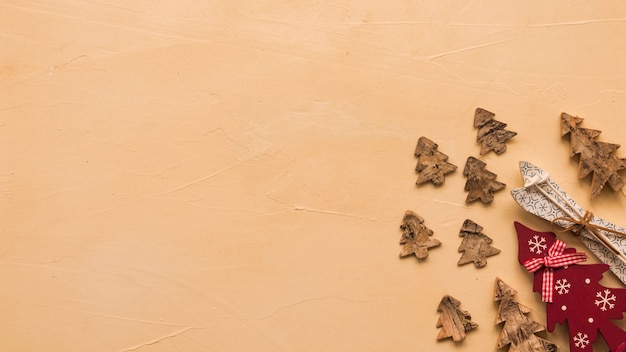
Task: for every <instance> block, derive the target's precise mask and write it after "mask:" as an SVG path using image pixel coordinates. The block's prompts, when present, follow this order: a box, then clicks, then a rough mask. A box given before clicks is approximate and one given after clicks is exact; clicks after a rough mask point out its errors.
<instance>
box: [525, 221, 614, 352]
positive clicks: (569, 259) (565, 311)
mask: <svg viewBox="0 0 626 352" xmlns="http://www.w3.org/2000/svg"><path fill="white" fill-rule="evenodd" d="M515 230H516V231H517V237H518V243H519V252H518V259H519V262H520V264H522V265H523V266H524V267H525V268H526V269H527V270H528V271H529V272H531V273H533V274H534V284H533V290H534V291H535V292H541V299H542V301H544V302H546V315H547V328H548V331H553V330H554V328H555V326H556V323H559V324H564V323H565V321H566V320H567V327H568V330H569V343H570V351H571V352H592V350H593V349H592V343H593V342H594V341H596V339H597V337H598V333H600V334H601V335H602V337H603V338H604V341H605V342H606V344H607V345H608V346H609V349H610V350H611V351H613V352H616V351H622V350H623V349H624V348H626V331H624V330H622V329H620V328H619V327H617V326H616V325H614V324H613V323H612V322H611V320H615V319H622V318H623V313H624V312H626V289H624V288H611V287H605V286H603V285H600V284H599V281H600V280H601V279H602V276H603V273H604V272H605V271H607V270H608V269H609V266H608V265H606V264H588V265H582V264H578V263H580V262H581V261H583V260H585V255H584V253H577V252H576V249H574V248H566V244H565V243H564V242H562V241H559V240H558V239H557V238H556V235H555V234H554V233H552V232H538V231H534V230H532V229H530V228H528V227H526V226H524V225H522V224H520V223H518V222H516V223H515Z"/></svg>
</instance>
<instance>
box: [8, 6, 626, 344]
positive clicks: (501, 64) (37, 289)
mask: <svg viewBox="0 0 626 352" xmlns="http://www.w3.org/2000/svg"><path fill="white" fill-rule="evenodd" d="M0 29H1V30H0V41H1V42H0V43H1V52H0V82H1V83H0V89H1V95H0V141H1V143H2V148H1V151H0V217H1V222H0V278H1V280H2V282H1V284H0V285H1V286H0V287H1V288H0V350H2V351H82V352H85V351H142V352H152V351H253V350H254V351H435V350H436V351H489V350H495V344H496V340H497V336H498V333H499V331H500V327H499V326H495V325H494V321H495V314H496V307H497V305H496V304H495V303H494V302H493V291H494V281H495V278H496V277H500V278H502V279H503V280H504V281H505V282H507V283H508V284H509V285H510V286H512V287H513V288H515V289H516V290H517V291H518V295H517V299H518V301H520V302H521V303H523V304H525V305H527V306H529V307H531V308H532V309H533V312H532V313H531V315H530V316H531V317H532V318H533V319H535V320H537V321H539V322H541V323H544V324H545V309H544V304H543V303H542V302H541V301H540V297H539V296H538V295H537V294H536V293H533V292H532V290H531V283H532V276H531V275H530V274H528V273H527V272H525V270H524V269H523V268H522V267H521V266H520V265H519V263H518V262H517V241H516V237H515V232H514V229H513V221H514V220H518V221H521V222H523V223H525V224H526V225H528V226H530V227H533V228H535V229H538V230H543V231H549V230H550V225H549V224H548V223H547V222H545V221H543V220H541V219H539V218H536V217H534V216H532V215H529V214H527V213H526V212H525V211H524V210H523V209H522V208H520V207H519V206H518V205H517V204H516V203H515V202H514V201H513V199H512V197H511V195H510V193H509V192H510V190H512V189H513V188H516V187H520V186H522V180H521V177H520V175H519V171H518V162H519V161H520V160H527V161H530V162H532V163H535V164H537V165H539V166H541V167H543V168H545V169H546V170H548V171H549V172H550V173H551V174H552V176H553V179H555V180H556V181H557V182H559V184H561V186H562V187H563V188H564V189H565V190H566V191H567V192H568V193H569V194H570V195H571V196H573V197H574V198H575V199H576V200H577V201H579V203H580V204H581V205H582V206H583V207H585V208H587V209H589V210H591V211H593V212H594V213H595V214H598V215H601V216H602V217H604V218H606V219H607V220H611V221H613V222H615V223H616V224H618V225H621V226H626V217H625V216H624V214H625V211H626V197H625V196H624V195H623V194H621V193H613V192H611V191H610V190H608V189H607V190H605V191H603V193H602V194H601V195H600V196H599V197H598V198H596V199H595V200H593V201H590V200H589V197H588V195H589V186H590V180H589V179H583V180H578V178H577V164H576V160H575V159H570V156H569V142H568V139H566V138H561V136H560V127H559V116H560V113H561V112H564V111H565V112H568V113H570V114H573V115H578V116H580V117H583V118H585V121H584V122H583V126H584V127H587V128H593V129H598V130H601V131H602V134H601V135H600V137H599V139H600V140H602V141H605V142H614V143H620V142H621V143H624V142H625V141H626V128H625V127H624V117H625V116H626V41H625V40H624V38H626V4H624V2H622V1H607V2H602V3H601V4H600V3H599V2H571V1H551V2H544V1H519V2H517V3H516V4H511V3H508V4H504V3H502V2H497V1H494V2H487V1H465V2H459V1H430V2H413V1H396V2H390V1H369V0H359V1H273V2H272V1H220V2H205V1H145V0H144V1H132V2H129V1H121V0H111V1H62V0H54V1H28V0H4V1H0ZM477 107H482V108H485V109H488V110H490V111H493V112H494V113H496V118H497V119H499V120H500V121H503V122H506V123H508V125H509V126H508V129H510V130H513V131H516V132H518V135H517V136H516V137H515V138H513V139H512V140H511V141H510V142H509V143H508V150H507V151H506V152H505V153H504V154H502V155H499V156H498V155H495V154H494V153H490V154H487V155H484V156H482V157H480V159H481V160H483V161H485V162H486V163H487V165H488V169H490V170H491V171H493V172H495V173H497V174H498V180H499V181H502V182H504V183H506V184H507V188H506V190H504V191H501V192H498V193H496V194H495V200H494V201H493V203H492V204H490V205H487V206H485V205H483V204H481V203H480V202H479V203H473V204H469V205H467V204H465V202H464V200H465V197H466V193H465V192H464V191H463V186H464V183H465V178H464V177H463V175H462V168H463V165H464V164H465V160H466V158H467V157H468V156H476V157H479V155H478V153H479V150H480V147H479V145H478V144H477V143H476V141H475V138H476V130H475V129H474V128H473V126H472V120H473V113H474V110H475V109H476V108H477ZM421 136H426V137H429V138H430V139H432V140H434V141H435V142H437V143H438V144H439V148H440V151H442V152H444V153H446V154H448V155H449V156H450V161H451V162H452V163H454V164H456V165H457V166H459V169H458V170H457V171H456V172H454V173H452V174H448V175H447V178H446V181H445V184H444V185H443V186H442V187H434V186H433V185H432V184H425V185H423V186H416V185H415V180H416V177H417V175H416V173H415V171H414V167H415V163H416V159H415V157H414V156H413V151H414V148H415V144H416V142H417V139H418V138H419V137H421ZM616 154H617V155H618V156H621V157H625V156H626V147H623V148H622V149H621V150H618V151H617V153H616ZM407 209H411V210H414V211H415V212H417V213H418V214H420V215H421V216H423V217H424V218H425V219H426V225H427V226H428V227H430V228H431V229H433V230H434V232H435V237H436V238H437V239H439V240H440V241H441V242H442V243H443V244H442V245H441V246H440V247H438V248H433V249H431V250H430V256H429V257H428V258H427V259H426V260H424V261H421V262H420V261H418V260H417V259H416V258H414V257H413V258H406V259H400V258H399V257H398V253H399V252H400V248H401V247H400V246H399V244H398V241H399V239H400V234H401V232H400V229H399V225H400V221H401V219H402V215H403V213H404V211H405V210H407ZM466 218H470V219H472V220H474V221H475V222H477V223H479V224H481V225H482V226H483V227H484V229H485V230H484V233H485V234H487V235H488V236H490V237H491V238H493V240H494V243H493V245H494V246H495V247H497V248H499V249H501V250H502V253H501V254H499V255H497V256H494V257H490V258H489V259H488V264H487V266H486V267H484V268H482V269H476V268H475V267H474V266H473V265H466V266H461V267H459V266H457V264H456V263H457V261H458V258H459V253H458V252H457V248H458V245H459V244H460V237H459V236H458V233H459V229H460V227H461V224H462V222H463V220H465V219H466ZM559 236H560V238H562V239H564V240H566V241H568V242H569V243H570V244H571V245H573V246H576V247H578V248H579V250H583V247H581V244H580V243H579V242H578V240H577V239H576V238H575V237H574V236H573V235H559ZM593 260H595V259H592V261H593ZM603 283H604V284H605V285H607V286H617V285H618V283H617V281H616V280H615V278H614V277H613V276H612V274H610V273H607V274H606V275H605V280H604V281H603ZM444 294H450V295H452V296H454V297H456V298H458V299H459V300H461V302H462V303H463V305H462V307H463V308H464V309H466V310H468V311H470V312H471V313H472V319H473V320H474V321H475V322H476V323H478V324H479V325H480V326H479V327H478V329H476V330H474V331H472V332H470V333H469V334H468V336H467V338H466V339H465V341H464V342H463V343H460V344H455V343H453V342H452V341H451V340H445V341H441V342H437V341H436V339H435V338H436V336H437V334H438V329H437V328H436V327H435V323H436V321H437V318H438V314H437V312H436V308H437V304H438V303H439V300H440V299H441V297H442V296H443V295H444ZM621 326H624V324H622V325H621ZM544 336H546V335H544ZM547 338H548V339H549V340H551V341H553V342H556V343H558V344H559V346H560V347H561V350H563V351H566V350H567V332H566V330H565V329H564V328H563V327H559V328H557V330H556V331H555V332H554V333H551V334H547ZM595 346H596V350H598V351H603V350H605V349H606V347H603V346H605V345H603V342H599V343H596V345H595Z"/></svg>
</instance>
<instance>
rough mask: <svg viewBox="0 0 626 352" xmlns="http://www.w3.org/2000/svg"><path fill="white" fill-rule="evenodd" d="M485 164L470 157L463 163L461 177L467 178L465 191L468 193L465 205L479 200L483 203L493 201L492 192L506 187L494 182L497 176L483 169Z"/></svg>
mask: <svg viewBox="0 0 626 352" xmlns="http://www.w3.org/2000/svg"><path fill="white" fill-rule="evenodd" d="M486 166H487V164H485V163H484V162H482V161H480V160H478V159H476V158H474V157H472V156H470V157H469V158H467V162H466V163H465V169H464V170H463V175H464V176H465V177H467V181H466V182H465V191H467V192H469V194H468V195H467V198H466V199H465V202H466V203H471V202H473V201H475V200H477V199H480V200H481V201H482V202H483V203H491V201H493V192H496V191H499V190H501V189H504V187H506V185H505V184H504V183H502V182H498V181H496V177H498V175H496V174H494V173H493V172H491V171H489V170H487V169H485V167H486Z"/></svg>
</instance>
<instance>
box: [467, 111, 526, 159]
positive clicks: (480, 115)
mask: <svg viewBox="0 0 626 352" xmlns="http://www.w3.org/2000/svg"><path fill="white" fill-rule="evenodd" d="M494 116H496V115H495V114H494V113H492V112H490V111H487V110H485V109H481V108H477V109H476V112H475V113H474V128H478V135H477V136H476V141H477V142H478V143H480V146H481V147H480V155H483V154H487V153H489V152H490V151H492V150H493V151H494V152H495V153H496V154H502V153H504V151H506V144H505V143H506V142H507V141H508V140H509V139H511V138H513V137H515V136H516V135H517V133H516V132H512V131H507V130H505V129H504V128H505V127H506V126H507V125H506V123H503V122H500V121H498V120H495V119H494Z"/></svg>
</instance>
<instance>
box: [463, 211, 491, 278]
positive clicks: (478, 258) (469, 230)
mask: <svg viewBox="0 0 626 352" xmlns="http://www.w3.org/2000/svg"><path fill="white" fill-rule="evenodd" d="M482 231H483V228H482V226H480V225H478V224H477V223H475V222H473V221H472V220H470V219H467V220H465V221H464V222H463V226H461V231H460V232H459V236H461V237H463V241H462V242H461V245H460V246H459V252H463V255H462V256H461V258H460V259H459V262H458V265H463V264H467V263H472V262H473V263H474V265H475V266H476V267H477V268H482V267H484V266H485V265H487V257H490V256H492V255H496V254H498V253H500V250H499V249H497V248H495V247H493V246H492V245H491V243H492V242H493V240H492V239H491V238H489V237H488V236H487V235H485V234H483V233H482Z"/></svg>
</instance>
